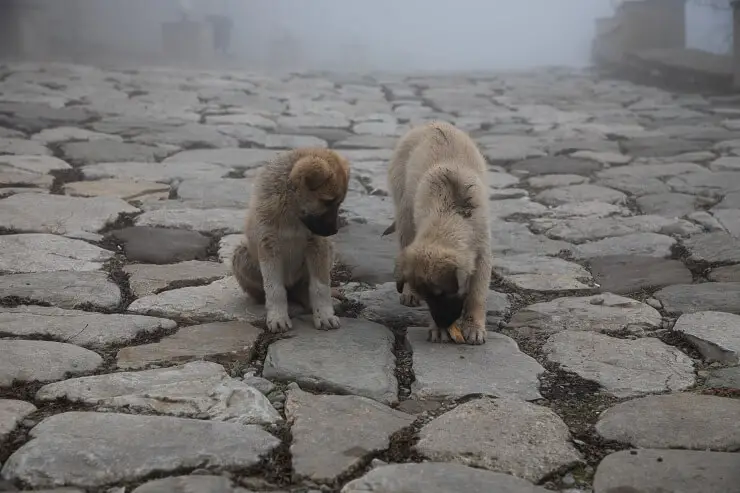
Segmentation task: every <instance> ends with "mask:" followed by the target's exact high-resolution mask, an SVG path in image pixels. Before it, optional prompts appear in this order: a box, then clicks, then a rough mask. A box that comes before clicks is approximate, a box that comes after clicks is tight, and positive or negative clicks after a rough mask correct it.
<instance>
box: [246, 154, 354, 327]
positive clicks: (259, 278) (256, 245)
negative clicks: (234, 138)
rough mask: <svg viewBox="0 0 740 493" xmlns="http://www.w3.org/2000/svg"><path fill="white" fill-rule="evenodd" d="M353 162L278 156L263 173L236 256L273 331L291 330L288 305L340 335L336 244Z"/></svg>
mask: <svg viewBox="0 0 740 493" xmlns="http://www.w3.org/2000/svg"><path fill="white" fill-rule="evenodd" d="M348 184H349V163H348V162H347V160H346V159H344V158H343V157H342V156H340V155H339V154H337V153H336V152H334V151H331V150H328V149H321V148H302V149H297V150H294V151H291V152H286V153H282V154H279V155H278V156H277V157H276V158H275V159H274V160H273V161H271V162H269V163H268V164H266V165H265V167H264V168H263V169H262V170H261V171H260V173H259V175H258V177H257V179H256V181H255V183H254V186H253V189H252V198H251V200H250V204H249V210H248V211H247V221H246V228H245V234H246V241H245V242H243V243H242V244H241V245H239V246H238V247H237V248H236V250H235V251H234V254H233V257H232V271H233V273H234V276H235V277H236V280H237V281H238V282H239V285H240V286H241V288H242V289H243V290H244V291H245V292H246V293H247V294H249V295H250V296H251V297H252V298H253V299H255V300H257V301H258V302H264V303H265V305H266V309H267V328H268V330H270V331H271V332H283V331H286V330H288V329H290V328H292V322H291V320H290V317H289V315H288V302H289V301H295V302H298V303H301V304H302V305H303V306H304V307H306V309H310V310H311V311H312V313H313V321H314V325H315V326H316V328H318V329H337V328H339V318H337V317H336V316H335V315H334V307H333V304H332V299H331V288H330V273H331V266H332V259H333V245H332V242H331V239H330V238H329V237H330V236H332V235H334V234H336V232H337V230H338V229H339V224H338V222H339V218H338V214H339V206H340V205H341V204H342V202H343V201H344V198H345V196H346V194H347V186H348Z"/></svg>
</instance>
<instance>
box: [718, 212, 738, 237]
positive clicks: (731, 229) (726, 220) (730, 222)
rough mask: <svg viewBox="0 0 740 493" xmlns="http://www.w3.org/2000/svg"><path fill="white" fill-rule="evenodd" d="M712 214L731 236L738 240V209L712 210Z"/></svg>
mask: <svg viewBox="0 0 740 493" xmlns="http://www.w3.org/2000/svg"><path fill="white" fill-rule="evenodd" d="M712 215H713V216H714V217H715V218H716V219H717V220H718V221H719V223H720V224H721V225H722V226H723V227H724V228H725V230H727V232H728V233H729V234H730V236H732V237H733V238H735V239H737V240H740V209H718V210H713V211H712Z"/></svg>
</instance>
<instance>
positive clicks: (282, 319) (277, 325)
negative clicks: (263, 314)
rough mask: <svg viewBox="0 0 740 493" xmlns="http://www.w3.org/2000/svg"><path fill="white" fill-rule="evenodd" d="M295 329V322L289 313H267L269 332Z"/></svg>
mask: <svg viewBox="0 0 740 493" xmlns="http://www.w3.org/2000/svg"><path fill="white" fill-rule="evenodd" d="M292 328H293V322H291V321H290V317H289V316H288V313H287V312H280V311H268V312H267V330H269V331H270V332H275V333H277V332H286V331H287V330H289V329H292Z"/></svg>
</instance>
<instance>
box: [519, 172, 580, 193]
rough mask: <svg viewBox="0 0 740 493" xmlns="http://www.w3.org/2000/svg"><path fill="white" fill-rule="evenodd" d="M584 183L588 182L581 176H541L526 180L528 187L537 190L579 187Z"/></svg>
mask: <svg viewBox="0 0 740 493" xmlns="http://www.w3.org/2000/svg"><path fill="white" fill-rule="evenodd" d="M586 182H588V178H586V177H584V176H581V175H541V176H534V177H532V178H530V179H529V180H527V183H528V184H529V186H530V187H532V188H534V189H537V190H539V189H545V188H556V187H567V186H569V185H580V184H582V183H586Z"/></svg>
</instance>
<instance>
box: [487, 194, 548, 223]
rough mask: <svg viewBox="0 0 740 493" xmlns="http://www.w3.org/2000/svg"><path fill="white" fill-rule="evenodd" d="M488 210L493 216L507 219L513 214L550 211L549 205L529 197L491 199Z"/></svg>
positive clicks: (524, 214) (541, 213)
mask: <svg viewBox="0 0 740 493" xmlns="http://www.w3.org/2000/svg"><path fill="white" fill-rule="evenodd" d="M488 212H489V215H490V216H491V217H492V218H496V219H506V218H508V217H511V216H515V215H516V216H521V215H523V216H542V215H545V214H546V213H547V212H548V209H547V207H545V206H544V205H542V204H538V203H537V202H532V201H531V200H529V197H524V198H521V199H504V200H491V201H490V202H489V203H488Z"/></svg>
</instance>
